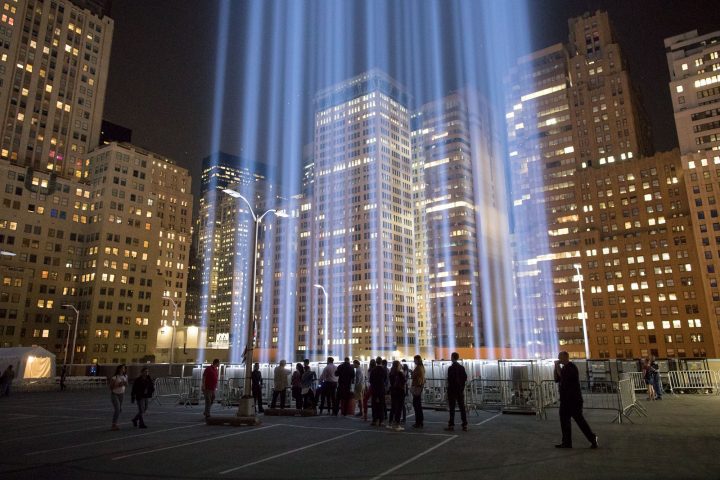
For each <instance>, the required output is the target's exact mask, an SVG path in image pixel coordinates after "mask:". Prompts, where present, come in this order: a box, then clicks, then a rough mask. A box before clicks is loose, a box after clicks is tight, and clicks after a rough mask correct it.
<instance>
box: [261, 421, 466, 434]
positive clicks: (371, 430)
mask: <svg viewBox="0 0 720 480" xmlns="http://www.w3.org/2000/svg"><path fill="white" fill-rule="evenodd" d="M275 425H282V426H284V427H292V428H306V429H309V430H340V431H344V432H367V433H385V434H388V435H389V434H402V435H426V436H431V437H451V436H453V435H452V434H450V433H428V432H408V431H406V430H401V431H400V432H398V431H396V430H391V429H389V428H374V427H371V428H345V427H311V426H307V425H295V424H293V423H276V424H275Z"/></svg>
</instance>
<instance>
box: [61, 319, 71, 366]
mask: <svg viewBox="0 0 720 480" xmlns="http://www.w3.org/2000/svg"><path fill="white" fill-rule="evenodd" d="M65 325H67V326H68V331H67V334H66V335H65V357H64V358H63V365H67V352H68V346H69V345H70V329H71V328H72V322H68V321H67V320H65Z"/></svg>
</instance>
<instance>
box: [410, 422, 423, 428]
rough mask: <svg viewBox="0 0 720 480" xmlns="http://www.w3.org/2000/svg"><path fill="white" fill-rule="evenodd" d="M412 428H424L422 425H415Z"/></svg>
mask: <svg viewBox="0 0 720 480" xmlns="http://www.w3.org/2000/svg"><path fill="white" fill-rule="evenodd" d="M412 428H423V426H422V424H421V423H413V426H412Z"/></svg>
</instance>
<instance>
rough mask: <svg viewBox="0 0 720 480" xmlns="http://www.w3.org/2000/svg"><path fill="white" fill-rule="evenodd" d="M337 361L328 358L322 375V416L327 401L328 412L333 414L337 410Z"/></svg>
mask: <svg viewBox="0 0 720 480" xmlns="http://www.w3.org/2000/svg"><path fill="white" fill-rule="evenodd" d="M333 362H335V359H334V358H333V357H328V359H327V365H326V366H325V368H324V369H323V371H322V373H321V374H320V415H322V412H323V408H324V407H325V401H327V406H328V412H329V413H332V412H333V411H334V410H335V402H336V401H337V400H336V399H335V391H336V390H337V377H336V376H335V370H337V365H335V363H333Z"/></svg>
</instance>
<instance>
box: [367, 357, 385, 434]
mask: <svg viewBox="0 0 720 480" xmlns="http://www.w3.org/2000/svg"><path fill="white" fill-rule="evenodd" d="M378 358H379V357H378ZM368 377H369V378H370V389H371V391H372V426H373V427H375V426H378V427H382V426H383V419H384V417H385V382H386V380H387V369H386V368H385V367H383V366H382V361H380V362H378V361H377V360H376V364H375V367H374V368H373V369H372V370H371V371H369V372H368Z"/></svg>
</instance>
